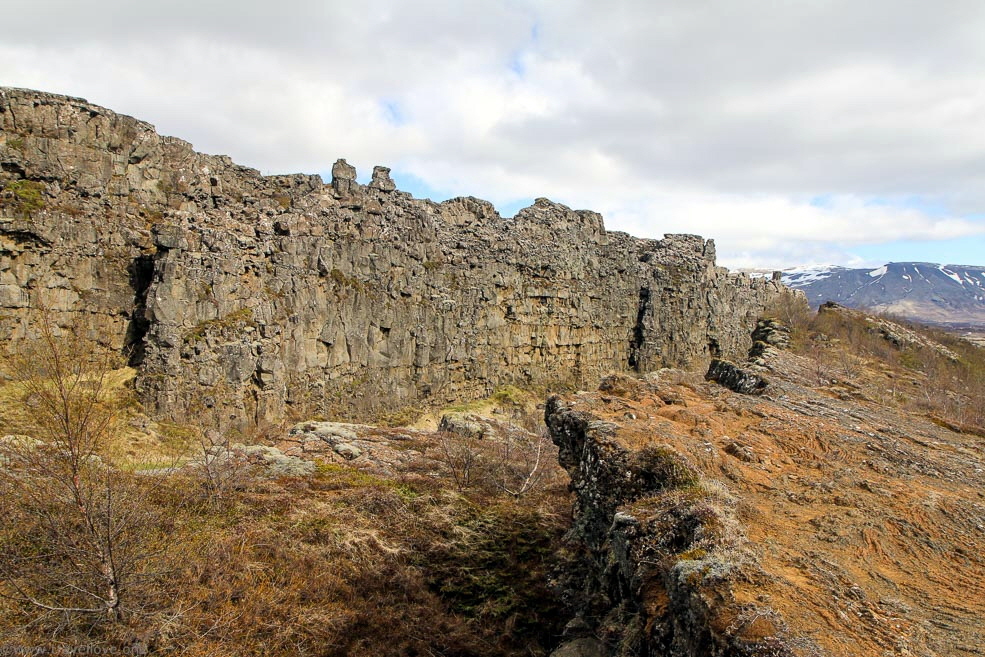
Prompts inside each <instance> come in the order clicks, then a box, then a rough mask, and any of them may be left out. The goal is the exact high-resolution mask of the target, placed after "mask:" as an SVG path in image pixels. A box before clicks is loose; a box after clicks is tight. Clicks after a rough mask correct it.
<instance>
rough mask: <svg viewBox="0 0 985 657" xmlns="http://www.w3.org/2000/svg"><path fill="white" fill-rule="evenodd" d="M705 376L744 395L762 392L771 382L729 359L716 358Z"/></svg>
mask: <svg viewBox="0 0 985 657" xmlns="http://www.w3.org/2000/svg"><path fill="white" fill-rule="evenodd" d="M705 378H706V379H708V380H709V381H715V382H716V383H720V384H721V385H723V386H725V387H726V388H728V389H729V390H733V391H735V392H741V393H742V394H744V395H759V394H762V393H763V391H764V390H765V389H766V386H768V385H769V382H768V381H767V380H766V379H764V378H762V377H761V376H759V375H757V374H753V373H752V372H749V371H747V370H744V369H742V368H741V367H739V366H738V365H736V364H735V363H731V362H729V361H727V360H719V359H717V358H716V359H714V360H712V361H711V365H710V366H709V367H708V372H707V374H705Z"/></svg>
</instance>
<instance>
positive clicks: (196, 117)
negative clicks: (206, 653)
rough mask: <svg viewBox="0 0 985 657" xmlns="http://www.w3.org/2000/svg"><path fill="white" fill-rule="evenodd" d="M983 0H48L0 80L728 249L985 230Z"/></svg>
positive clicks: (289, 162) (273, 156) (247, 147)
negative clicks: (538, 200)
mask: <svg viewBox="0 0 985 657" xmlns="http://www.w3.org/2000/svg"><path fill="white" fill-rule="evenodd" d="M983 12H985V5H983V4H982V3H980V2H978V1H977V0H967V1H965V0H944V1H942V2H938V3H925V2H916V1H913V2H910V1H905V2H900V1H899V0H893V1H892V2H890V1H889V0H873V1H872V2H866V3H858V2H848V1H847V0H830V1H828V2H825V3H786V4H781V5H777V4H776V3H774V2H767V0H748V1H745V2H742V3H736V2H732V1H731V0H717V1H710V2H700V3H697V2H691V1H685V0H678V1H671V2H661V3H652V2H643V1H637V2H630V1H625V2H619V3H608V4H602V3H597V2H588V1H582V2H565V3H558V2H548V1H547V0H502V1H501V2H472V3H461V2H448V1H439V0H433V1H431V2H423V3H401V2H395V1H393V0H378V1H377V2H375V3H373V5H371V6H368V5H365V4H357V3H354V2H331V3H324V2H320V1H317V0H286V1H283V2H280V3H276V4H270V3H259V2H232V1H231V0H220V1H215V2H209V3H199V2H192V0H175V1H174V2H171V3H168V4H167V5H164V4H157V3H134V2H129V1H126V0H94V1H93V2H87V3H79V2H76V1H74V0H62V1H55V0H34V1H33V2H31V3H29V4H27V5H23V4H19V5H18V7H17V16H18V26H17V28H18V29H16V30H13V29H11V30H8V31H7V33H6V34H5V35H4V39H3V42H2V43H0V61H3V62H4V63H5V66H4V72H3V73H2V74H0V84H13V85H17V86H27V87H33V88H41V89H45V90H49V91H55V92H61V93H69V94H73V95H81V96H84V97H87V98H89V99H90V100H92V101H94V102H97V103H100V104H103V105H106V106H108V107H110V108H111V109H114V110H117V111H121V112H125V113H129V114H133V115H135V116H138V117H139V118H143V119H146V120H148V121H151V122H152V123H155V124H156V125H157V126H158V128H159V130H160V131H162V132H164V133H166V134H174V135H177V136H180V137H183V138H185V139H188V140H189V141H192V142H193V143H194V144H195V145H196V147H197V148H199V149H200V150H204V151H207V152H222V153H228V154H230V155H231V156H232V157H233V158H234V159H235V160H237V161H239V162H241V163H244V164H248V165H251V166H255V167H257V168H260V169H261V170H263V171H265V172H287V171H309V172H314V171H326V170H328V169H329V168H330V166H331V163H332V162H333V161H334V160H335V159H336V158H337V157H346V158H348V159H349V161H350V162H353V163H354V164H356V165H357V167H359V169H360V170H361V171H362V172H368V170H369V169H370V168H371V167H372V165H374V164H387V165H390V166H393V167H395V168H399V169H400V170H403V171H406V172H408V173H411V174H413V175H415V176H416V177H418V178H420V179H422V180H424V181H425V182H427V183H428V184H430V185H431V186H432V187H433V188H435V189H439V190H448V191H450V192H452V191H453V192H455V193H470V194H474V195H476V196H481V197H485V198H489V199H490V200H492V201H494V202H496V203H498V204H504V203H508V202H510V201H512V200H515V199H518V198H532V197H535V196H548V197H551V198H554V199H556V200H559V201H562V202H565V203H567V204H569V205H574V206H579V207H590V208H592V209H596V210H599V211H601V212H603V214H604V215H605V216H606V222H607V225H608V226H609V227H610V228H616V229H622V230H627V231H629V232H633V233H635V234H640V235H645V236H653V237H658V236H660V235H661V234H662V233H664V232H680V231H684V232H696V233H700V234H703V235H705V236H706V237H713V238H715V239H716V242H717V243H718V246H719V253H720V255H721V256H722V259H723V261H724V262H727V263H730V264H739V263H743V264H762V265H766V264H769V265H776V266H779V265H785V264H793V263H794V262H797V261H807V260H814V261H817V260H840V261H842V262H847V261H848V260H849V259H850V258H851V257H852V256H851V253H850V249H851V248H852V247H853V246H856V245H859V244H877V243H880V242H889V241H900V240H941V239H948V238H954V237H968V236H981V235H983V234H985V225H983V221H982V220H981V219H980V217H981V216H982V215H985V187H983V186H982V185H981V184H980V171H981V169H982V165H983V163H985V126H983V125H982V118H981V117H983V116H985V41H982V39H981V38H980V35H981V33H982V31H983V29H985V13H983ZM8 13H9V12H8ZM397 115H399V119H400V120H395V117H396V116H397ZM397 182H398V184H399V179H398V181H397ZM818 197H823V198H824V199H826V202H825V203H824V204H823V205H822V206H819V205H817V204H812V203H811V202H810V199H811V198H818ZM914 199H917V200H919V202H920V203H919V205H917V204H916V203H915V202H914ZM930 206H936V207H938V208H942V209H941V210H937V211H935V212H933V213H930V212H928V211H926V210H922V209H920V208H925V207H930ZM976 216H977V217H979V219H977V220H976V219H975V217H976Z"/></svg>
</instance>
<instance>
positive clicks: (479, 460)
mask: <svg viewBox="0 0 985 657" xmlns="http://www.w3.org/2000/svg"><path fill="white" fill-rule="evenodd" d="M480 440H481V439H480V438H478V437H477V436H462V435H458V434H455V433H451V432H449V431H439V432H438V434H437V440H436V442H437V447H438V449H437V459H438V461H440V462H441V463H443V464H444V465H445V467H447V468H448V472H449V473H450V474H451V477H452V480H453V481H454V482H455V486H456V487H457V488H458V490H460V491H462V490H466V489H468V488H471V487H472V486H473V485H474V484H475V483H476V480H477V479H478V476H479V471H480V470H481V468H482V466H483V461H484V459H483V457H482V450H481V446H480V445H479V442H480Z"/></svg>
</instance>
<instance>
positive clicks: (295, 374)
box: [0, 89, 784, 420]
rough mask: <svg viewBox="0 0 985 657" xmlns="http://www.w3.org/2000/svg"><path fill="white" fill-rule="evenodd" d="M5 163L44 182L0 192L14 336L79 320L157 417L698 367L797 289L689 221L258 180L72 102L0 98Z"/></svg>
mask: <svg viewBox="0 0 985 657" xmlns="http://www.w3.org/2000/svg"><path fill="white" fill-rule="evenodd" d="M15 117H16V120H15ZM0 164H2V165H3V173H2V174H0V184H2V185H3V188H4V193H5V194H6V193H7V192H8V191H10V190H16V189H17V187H18V184H21V181H30V182H31V183H32V184H37V185H38V189H40V194H39V196H38V198H37V199H34V200H32V203H33V205H31V206H30V208H31V209H30V211H26V210H24V208H25V207H27V205H25V204H24V203H21V204H20V205H18V204H17V203H15V202H14V201H15V200H16V199H14V200H9V199H8V200H7V201H4V202H3V203H0V226H2V227H4V228H3V229H2V230H0V307H2V309H3V313H2V318H0V330H2V332H3V333H4V335H6V336H9V337H10V338H12V339H14V340H17V339H22V338H24V337H30V335H32V333H34V329H33V328H32V323H31V320H30V319H29V315H28V306H30V305H32V304H34V305H36V304H44V305H45V306H46V307H48V308H49V309H51V310H52V311H53V312H54V313H55V314H56V315H58V316H59V317H60V318H61V320H60V321H65V322H67V321H69V320H70V318H71V317H73V316H84V317H85V321H86V322H87V324H89V325H90V326H91V329H92V332H93V334H96V335H98V336H99V338H100V339H101V340H102V341H104V342H105V343H107V344H110V345H112V346H114V347H118V348H124V347H130V348H131V349H132V352H133V353H134V354H135V357H134V358H135V360H134V363H135V364H138V365H139V373H138V379H137V386H138V389H139V392H140V394H141V396H142V399H143V401H144V402H145V404H147V405H148V407H149V408H153V409H156V411H157V412H158V413H160V414H163V415H167V416H174V417H178V416H181V415H182V414H187V413H189V412H191V411H193V410H194V407H195V405H196V404H198V403H199V402H201V400H202V399H209V400H210V401H214V403H216V404H219V405H221V406H223V407H228V410H229V415H230V416H234V417H240V418H258V419H260V420H263V419H278V418H280V417H283V416H284V415H285V414H286V413H287V411H288V410H289V409H291V408H293V409H294V411H295V412H297V413H299V414H307V415H314V414H332V415H337V416H346V415H348V416H359V415H367V414H372V413H374V412H382V411H386V410H394V409H399V408H402V407H406V406H413V405H423V404H429V403H444V402H447V401H448V400H452V399H462V398H467V397H475V396H483V395H488V394H490V393H491V392H493V391H494V390H495V389H496V388H498V387H500V386H502V385H506V384H511V383H518V384H523V385H529V384H558V383H561V384H567V385H579V384H582V383H584V382H587V381H591V380H597V379H598V377H599V376H601V375H604V374H606V373H608V372H611V371H620V370H626V369H634V370H637V371H640V372H646V371H649V370H653V369H656V368H660V367H664V366H668V365H674V366H683V367H695V368H703V367H706V366H707V364H708V362H709V360H710V358H711V356H712V355H719V354H712V353H711V351H712V350H714V351H718V352H720V355H722V356H723V357H729V356H731V357H737V356H739V355H743V354H745V353H746V352H747V351H748V349H749V347H750V346H751V343H750V338H749V335H750V332H751V330H752V328H753V327H754V326H755V322H756V319H757V318H758V317H759V315H760V314H761V311H762V309H763V307H764V306H765V305H766V304H768V303H769V302H770V301H771V300H772V299H773V298H774V297H776V296H777V295H778V294H782V293H784V292H783V290H784V288H782V286H780V285H779V284H778V283H776V282H775V281H769V280H752V279H750V278H749V277H747V276H745V275H736V274H730V273H728V271H727V270H725V269H723V268H720V267H716V266H715V262H714V245H713V243H711V242H710V241H705V240H703V239H701V238H700V237H697V236H693V235H667V236H666V237H665V238H664V239H661V240H650V239H637V238H633V237H630V236H628V235H626V234H623V233H618V232H607V231H606V230H605V228H604V226H603V223H602V218H601V216H600V215H598V214H597V213H594V212H590V211H584V210H572V209H570V208H568V207H566V206H564V205H562V204H559V203H555V202H552V201H549V200H547V199H537V200H536V201H535V202H534V204H533V205H532V206H530V207H528V208H525V209H523V210H521V211H520V212H519V213H518V214H517V215H516V216H515V217H511V218H506V217H501V216H500V215H499V214H498V213H497V212H496V211H495V209H494V208H493V207H492V206H491V205H490V204H488V203H486V202H484V201H480V200H478V199H473V198H456V199H451V200H449V201H445V202H443V203H434V202H432V201H430V200H426V199H425V200H421V199H415V198H413V197H411V196H410V195H409V194H407V193H405V192H401V191H399V190H398V189H396V185H395V184H394V183H393V181H392V180H391V179H390V175H389V170H388V169H386V168H385V167H377V168H376V169H375V170H374V172H373V180H372V182H371V183H370V184H369V185H361V184H359V183H358V182H357V181H356V171H355V169H354V168H353V167H352V166H351V165H349V164H347V163H346V162H345V161H344V160H339V161H338V162H337V163H336V164H335V165H334V166H333V167H332V170H331V173H332V181H331V183H330V184H328V185H326V184H324V183H323V181H322V179H321V178H320V177H319V176H312V175H302V174H296V175H278V176H261V175H260V174H259V172H257V171H255V170H253V169H250V168H247V167H243V166H239V165H236V164H234V163H233V162H232V160H231V159H230V158H228V157H225V156H212V155H203V154H200V153H197V152H195V151H194V150H193V149H192V147H191V145H190V144H188V143H187V142H184V141H182V140H180V139H175V138H170V137H161V136H160V135H158V134H157V133H156V132H155V131H154V128H153V126H151V125H149V124H147V123H145V122H142V121H138V120H136V119H133V118H131V117H127V116H123V115H119V114H116V113H114V112H111V111H109V110H106V109H104V108H101V107H98V106H96V105H92V104H90V103H87V102H86V101H84V100H81V99H78V98H69V97H65V96H55V95H52V94H45V93H40V92H34V91H26V90H18V89H2V90H0ZM10 193H11V194H14V192H13V191H11V192H10ZM4 198H7V197H4ZM35 201H36V202H35ZM27 225H29V227H30V230H29V231H28V230H27V228H24V226H27ZM25 231H27V232H25ZM23 235H40V236H46V237H45V240H33V239H25V238H24V237H23ZM641 290H644V291H646V294H645V298H644V294H643V293H642V292H641ZM712 346H713V347H712Z"/></svg>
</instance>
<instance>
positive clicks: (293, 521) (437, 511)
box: [0, 331, 570, 656]
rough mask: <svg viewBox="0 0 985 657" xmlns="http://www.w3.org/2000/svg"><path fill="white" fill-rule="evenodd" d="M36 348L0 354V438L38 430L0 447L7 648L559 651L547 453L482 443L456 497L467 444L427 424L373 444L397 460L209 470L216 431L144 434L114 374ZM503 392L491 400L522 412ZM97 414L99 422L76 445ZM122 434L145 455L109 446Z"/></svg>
mask: <svg viewBox="0 0 985 657" xmlns="http://www.w3.org/2000/svg"><path fill="white" fill-rule="evenodd" d="M56 333H57V331H56ZM50 337H51V338H52V340H50V341H49V342H48V343H45V344H42V345H40V351H41V352H45V353H47V355H48V356H49V357H48V358H47V359H41V360H38V359H37V358H36V357H35V358H31V359H27V360H25V359H24V358H23V357H17V358H15V359H14V361H13V367H8V368H6V373H7V379H6V381H5V383H4V385H3V387H2V390H0V393H2V395H3V397H4V401H5V405H4V409H3V412H2V416H0V425H2V426H0V435H30V436H32V438H30V439H15V438H9V439H5V440H4V442H3V449H2V452H3V459H2V464H0V487H2V491H0V493H2V495H0V512H2V513H3V514H4V524H3V526H2V529H0V544H2V551H0V636H2V637H3V645H5V646H22V647H30V648H31V649H34V650H39V649H49V650H66V649H79V648H81V647H85V648H86V649H89V650H92V649H96V648H101V649H115V650H121V649H124V648H125V649H128V650H130V651H131V652H134V651H135V652H142V651H144V650H147V651H149V652H150V653H151V654H156V653H161V654H165V653H166V654H181V655H285V654H297V655H305V654H309V655H374V656H376V655H393V656H397V655H519V654H523V655H537V654H546V652H545V650H546V647H547V646H550V645H551V644H553V643H554V642H555V639H556V636H557V635H558V634H559V632H560V629H561V628H560V626H559V623H561V622H562V617H561V614H560V609H559V607H558V605H557V603H556V601H555V600H556V598H555V596H554V595H553V593H552V592H551V591H550V590H549V588H548V585H549V581H550V576H551V571H552V568H553V567H554V564H555V546H556V545H557V542H558V540H559V538H560V536H561V534H562V533H563V532H564V530H565V528H566V525H567V518H568V515H569V509H570V498H569V496H568V494H567V491H566V489H565V484H566V482H565V481H564V479H563V477H561V476H559V471H558V468H557V464H556V456H555V455H554V454H553V453H550V454H548V453H542V451H543V450H546V449H547V447H550V449H552V450H553V446H545V445H544V444H543V442H539V441H538V439H536V438H527V439H525V440H524V441H520V440H519V439H518V440H516V441H513V442H510V441H494V440H486V441H484V442H483V443H482V444H481V445H479V446H478V447H475V450H476V454H475V455H474V460H475V463H476V468H475V471H474V473H473V478H472V480H471V481H469V482H468V483H467V484H466V485H463V484H462V482H460V481H457V480H456V477H455V472H454V471H453V468H451V467H450V465H449V463H448V462H447V461H446V460H445V459H443V458H442V455H441V447H440V445H441V442H442V441H445V442H446V443H451V442H454V443H455V444H469V443H468V442H467V441H465V439H464V438H463V437H461V436H457V437H456V436H442V437H440V438H439V437H438V435H437V434H434V433H427V432H420V433H417V434H415V436H416V439H415V440H408V439H406V438H407V437H406V436H398V438H399V439H396V438H395V439H394V441H393V446H392V447H391V446H387V448H386V450H384V449H382V448H381V453H383V452H386V453H389V454H397V455H400V456H401V457H403V456H407V454H408V453H411V454H410V457H409V458H399V459H397V458H394V459H393V460H392V462H388V463H384V462H380V461H376V462H373V463H368V464H367V463H363V465H362V467H355V466H352V465H349V464H348V463H339V462H337V460H338V459H336V460H334V461H333V460H332V459H329V458H327V457H326V458H324V459H321V458H320V457H318V456H315V457H314V458H315V459H316V463H317V466H316V468H315V470H314V472H313V473H309V474H305V475H301V476H274V475H272V474H271V472H269V471H264V470H263V468H261V467H259V466H255V465H253V464H251V463H236V464H234V462H233V461H231V460H223V458H224V457H220V458H213V459H212V460H211V461H210V460H209V459H208V458H207V456H208V455H209V454H213V455H214V454H227V453H229V452H224V451H222V450H226V449H227V448H228V447H229V443H230V440H229V438H228V436H223V435H222V434H216V433H214V432H210V431H208V430H204V429H203V428H201V427H184V426H178V425H161V426H160V427H156V429H158V430H154V427H152V428H151V429H148V426H149V425H147V423H146V422H143V421H142V420H141V416H140V414H139V412H137V411H139V407H137V406H135V405H134V404H133V403H132V401H131V400H130V399H129V395H128V394H127V388H126V386H125V385H123V384H125V382H126V380H127V377H126V376H125V372H123V371H121V370H114V369H111V368H110V366H109V364H108V363H107V362H104V361H99V360H98V359H96V360H93V359H87V358H85V357H83V356H82V355H80V354H77V353H75V348H76V347H77V346H79V345H81V344H83V341H75V340H61V339H57V338H56V336H55V335H54V334H53V335H51V336H50ZM52 355H54V357H55V359H56V360H58V361H59V362H63V363H66V364H68V365H69V370H70V371H68V372H65V371H60V370H57V369H56V368H53V367H52V362H53V361H52V359H51V356H52ZM66 382H67V383H68V384H69V388H68V389H66V388H65V385H64V384H65V383H66ZM97 383H98V385H97ZM39 391H40V393H45V391H48V392H53V393H54V397H53V398H52V399H53V401H54V402H56V403H54V404H47V401H48V400H47V399H46V398H44V394H41V395H40V396H39ZM501 396H503V395H501ZM513 396H514V395H512V394H507V395H505V398H504V399H500V400H498V401H499V402H500V405H502V406H504V407H508V408H512V409H514V414H515V415H516V417H517V418H520V417H521V416H523V417H524V418H525V417H526V416H527V415H528V414H527V413H526V412H523V411H521V410H520V407H521V406H522V404H521V403H519V402H518V401H517V400H516V399H513ZM60 400H62V401H66V402H67V403H66V404H59V403H58V402H59V401H60ZM514 402H516V403H514ZM93 409H97V410H98V411H99V413H96V414H94V413H93V412H92V411H93ZM528 410H532V409H528ZM96 415H98V417H99V418H105V419H106V423H105V425H103V424H100V425H99V427H97V428H98V431H95V432H92V431H90V432H89V433H86V427H87V426H89V425H90V424H91V420H92V419H93V418H94V417H96ZM39 420H40V421H39ZM137 420H141V421H137ZM507 424H510V426H512V425H511V423H507ZM134 425H137V426H139V427H141V429H140V431H137V432H136V434H137V435H138V436H139V437H140V441H141V442H140V443H139V446H138V447H135V446H134V444H133V443H131V444H129V445H127V444H126V440H125V439H123V438H121V436H122V437H126V436H127V435H131V434H132V433H133V432H134ZM516 428H517V429H518V430H519V427H516ZM160 429H163V430H160ZM520 433H522V434H523V435H525V436H531V435H534V436H535V434H527V433H526V432H520ZM151 436H153V438H152V437H151ZM236 439H237V440H243V437H242V436H237V437H236ZM189 448H190V450H191V451H189ZM387 450H389V451H387ZM531 450H533V451H531ZM196 452H197V454H196ZM531 459H536V461H534V460H531ZM52 464H54V466H52ZM182 464H185V467H180V468H176V467H172V466H179V465H182ZM189 464H191V465H189ZM534 465H535V466H536V467H533V466H534ZM507 466H508V467H507ZM234 467H235V469H236V472H231V469H232V468H234ZM531 469H534V470H536V473H535V474H536V476H535V477H534V479H536V481H535V484H536V485H532V484H530V481H528V480H530V479H531V477H530V474H531ZM217 482H218V483H217ZM114 569H115V570H114Z"/></svg>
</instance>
